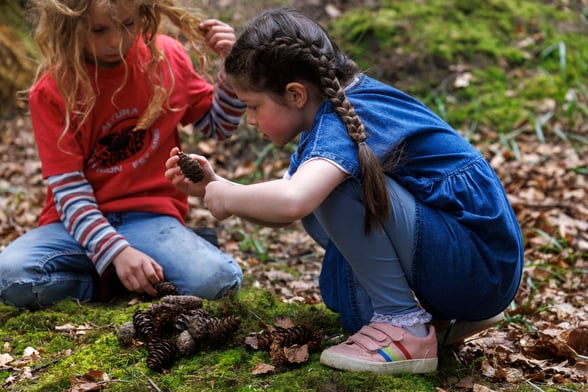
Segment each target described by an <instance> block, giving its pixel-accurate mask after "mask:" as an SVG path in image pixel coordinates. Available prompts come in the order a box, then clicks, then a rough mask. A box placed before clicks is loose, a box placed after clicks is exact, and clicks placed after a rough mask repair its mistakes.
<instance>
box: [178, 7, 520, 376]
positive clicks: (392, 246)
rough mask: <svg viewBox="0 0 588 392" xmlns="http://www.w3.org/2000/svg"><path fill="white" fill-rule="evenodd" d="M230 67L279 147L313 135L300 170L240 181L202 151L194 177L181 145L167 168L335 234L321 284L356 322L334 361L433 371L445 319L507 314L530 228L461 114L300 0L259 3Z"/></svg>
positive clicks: (238, 203)
mask: <svg viewBox="0 0 588 392" xmlns="http://www.w3.org/2000/svg"><path fill="white" fill-rule="evenodd" d="M225 71H226V74H227V77H228V79H229V80H230V82H231V84H232V85H233V87H234V89H235V92H236V94H237V96H238V97H239V98H240V99H241V100H242V101H243V102H245V104H246V105H247V111H246V115H247V122H248V123H249V124H250V125H252V126H256V127H257V128H258V130H259V131H260V132H262V133H263V134H264V135H265V136H266V138H267V139H269V140H270V141H271V142H272V143H274V144H276V145H278V146H283V145H285V144H286V143H288V142H290V141H292V140H294V139H295V138H296V137H299V141H298V148H297V150H296V152H295V153H294V154H293V155H292V157H291V163H290V167H289V169H288V172H287V174H286V175H285V176H284V178H282V179H279V180H274V181H268V182H265V183H256V184H251V185H240V184H236V183H232V182H229V181H227V180H225V179H223V178H221V177H219V176H218V175H216V173H215V172H214V171H213V169H212V168H211V166H210V165H209V164H208V162H207V160H206V159H205V158H204V157H202V156H197V155H193V156H192V157H193V158H194V159H196V160H198V161H199V163H200V164H201V165H202V166H203V168H204V171H205V178H204V180H203V181H201V182H199V183H197V184H193V183H190V182H189V181H188V180H186V179H185V177H184V176H183V175H182V173H181V171H180V170H179V168H178V167H177V161H178V158H177V157H175V153H176V152H177V149H172V151H171V157H170V159H169V160H168V161H167V164H166V166H167V168H168V170H167V171H166V177H167V178H168V179H169V180H170V181H172V183H174V184H175V185H176V186H177V187H178V188H179V189H181V190H182V191H184V192H186V193H188V194H191V195H197V196H203V197H204V201H205V203H206V204H207V206H208V208H209V209H210V211H211V212H212V214H213V215H214V216H215V217H216V218H218V219H225V218H227V217H229V216H231V215H236V216H239V217H241V218H243V219H247V220H249V221H251V222H255V223H258V224H263V225H268V226H283V225H287V224H289V223H291V222H293V221H295V220H298V219H301V220H302V223H303V225H304V228H305V229H306V231H307V232H308V234H309V235H310V236H312V237H313V238H314V239H315V240H316V241H317V242H318V243H320V244H321V245H323V246H324V247H325V248H326V253H325V258H324V262H323V267H322V271H321V277H320V289H321V293H322V295H323V299H324V301H325V303H326V305H327V306H328V307H329V308H330V309H332V310H334V311H336V312H339V313H340V315H341V321H342V324H343V327H345V328H346V329H348V330H350V331H351V332H353V333H354V334H353V335H352V336H350V337H349V339H348V340H347V341H345V342H343V343H341V344H339V345H336V346H333V347H330V348H328V349H326V350H325V351H324V352H323V353H322V355H321V362H322V363H323V364H325V365H328V366H331V367H335V368H339V369H344V370H351V371H372V372H375V373H379V374H394V373H399V372H411V373H425V372H430V371H434V370H435V369H436V367H437V344H438V343H437V334H436V331H435V327H434V326H433V325H432V323H431V322H432V321H433V319H435V320H444V319H446V320H455V319H457V320H460V321H481V320H482V321H483V320H488V319H490V320H492V317H493V316H496V315H497V314H500V313H501V312H502V311H503V310H504V309H505V308H506V307H507V306H508V304H509V303H510V302H511V301H512V299H513V297H514V295H515V293H516V291H517V289H518V286H519V282H520V279H521V273H522V266H523V242H522V238H521V231H520V228H519V225H518V222H517V219H516V216H515V214H514V213H513V210H512V208H511V206H510V205H509V202H508V200H507V197H506V194H505V192H504V189H503V187H502V185H501V182H500V180H499V178H498V177H497V175H496V173H495V172H494V171H493V169H492V168H491V167H490V165H489V164H488V162H487V161H486V160H485V158H484V157H483V156H482V154H481V153H480V152H479V151H477V150H476V149H475V148H474V147H472V146H471V145H470V144H469V143H468V142H467V141H466V140H464V139H463V138H462V137H461V136H460V135H459V134H458V133H457V132H456V131H455V130H454V129H453V128H452V127H450V126H449V125H448V124H447V123H445V122H444V121H443V120H442V119H440V118H439V117H438V116H437V115H435V114H434V113H433V112H432V111H431V110H430V109H428V108H427V107H426V106H424V105H423V104H421V103H420V102H418V101H417V100H415V99H414V98H412V97H410V96H408V95H407V94H405V93H403V92H401V91H399V90H397V89H395V88H393V87H390V86H388V85H386V84H384V83H381V82H379V81H377V80H374V79H372V78H370V77H368V76H367V75H365V74H362V73H361V72H360V71H359V69H358V67H357V66H356V64H355V63H354V62H353V61H352V60H351V59H349V58H348V57H347V56H346V55H345V54H343V53H341V51H340V50H339V49H338V47H337V46H336V44H335V43H333V42H332V40H331V39H330V38H329V36H328V35H327V33H326V32H325V30H324V29H322V28H321V27H320V25H319V24H317V23H316V22H315V21H313V20H311V19H310V18H308V17H306V16H304V15H302V14H301V13H299V12H297V11H294V10H287V9H276V10H268V11H265V12H263V13H262V14H260V15H259V16H258V17H257V18H255V19H254V20H253V21H252V22H251V23H250V25H249V26H248V27H247V28H246V29H245V30H244V31H243V32H242V34H241V35H240V37H239V38H238V40H237V42H236V43H235V45H234V46H233V48H232V50H231V53H230V54H229V56H228V57H227V58H226V60H225ZM477 325H478V326H480V325H485V326H489V324H488V323H485V324H484V322H482V323H481V324H477ZM490 325H491V324H490Z"/></svg>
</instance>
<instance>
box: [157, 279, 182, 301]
mask: <svg viewBox="0 0 588 392" xmlns="http://www.w3.org/2000/svg"><path fill="white" fill-rule="evenodd" d="M155 290H157V296H158V297H165V296H166V295H175V294H176V292H177V288H176V286H175V285H174V284H173V283H172V282H168V281H165V280H164V281H162V282H159V283H156V284H155Z"/></svg>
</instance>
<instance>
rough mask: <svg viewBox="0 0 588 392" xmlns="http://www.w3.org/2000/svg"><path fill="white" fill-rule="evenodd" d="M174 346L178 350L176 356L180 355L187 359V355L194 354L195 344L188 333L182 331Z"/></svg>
mask: <svg viewBox="0 0 588 392" xmlns="http://www.w3.org/2000/svg"><path fill="white" fill-rule="evenodd" d="M176 346H177V348H178V354H180V356H182V357H187V356H188V355H190V354H193V353H194V352H196V342H195V341H194V339H193V338H192V335H190V333H189V332H188V331H182V332H181V333H180V334H179V335H178V337H177V339H176Z"/></svg>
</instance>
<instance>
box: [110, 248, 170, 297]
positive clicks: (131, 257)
mask: <svg viewBox="0 0 588 392" xmlns="http://www.w3.org/2000/svg"><path fill="white" fill-rule="evenodd" d="M112 264H113V265H114V267H115V269H116V274H117V275H118V278H119V279H120V281H121V283H122V284H123V285H124V286H125V287H126V288H127V290H129V291H132V292H136V293H147V294H149V295H151V296H156V295H157V290H156V289H155V287H154V285H155V284H156V283H158V282H161V281H162V280H163V268H161V266H160V265H159V264H157V262H156V261H155V260H153V259H152V258H151V257H149V256H148V255H146V254H145V253H143V252H141V251H139V250H137V249H135V248H132V247H130V246H128V247H126V248H124V249H123V250H122V251H121V252H120V253H119V254H118V255H117V256H116V257H115V258H114V260H113V261H112Z"/></svg>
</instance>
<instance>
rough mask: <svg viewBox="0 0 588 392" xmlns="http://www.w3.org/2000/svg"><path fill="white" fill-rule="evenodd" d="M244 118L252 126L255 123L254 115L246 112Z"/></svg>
mask: <svg viewBox="0 0 588 392" xmlns="http://www.w3.org/2000/svg"><path fill="white" fill-rule="evenodd" d="M246 120H247V124H248V125H253V126H256V125H257V119H256V118H255V116H252V115H250V114H247V116H246Z"/></svg>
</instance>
